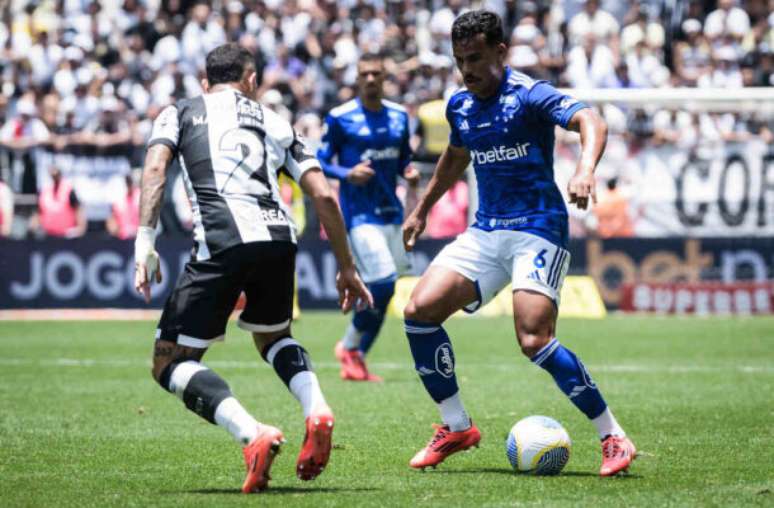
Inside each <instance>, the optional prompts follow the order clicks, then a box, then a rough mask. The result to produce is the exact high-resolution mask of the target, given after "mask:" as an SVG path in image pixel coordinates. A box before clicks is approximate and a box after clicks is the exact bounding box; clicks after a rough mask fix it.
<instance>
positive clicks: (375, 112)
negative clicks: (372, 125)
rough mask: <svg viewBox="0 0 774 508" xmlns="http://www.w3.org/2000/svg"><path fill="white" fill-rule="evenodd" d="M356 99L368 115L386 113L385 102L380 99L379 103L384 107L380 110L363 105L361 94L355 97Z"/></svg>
mask: <svg viewBox="0 0 774 508" xmlns="http://www.w3.org/2000/svg"><path fill="white" fill-rule="evenodd" d="M355 101H356V102H357V105H358V106H360V110H361V111H362V112H363V113H365V114H366V115H381V114H382V113H384V109H385V107H384V103H383V102H382V101H381V100H380V101H379V103H380V104H381V105H382V109H380V110H379V111H371V110H370V109H368V108H366V107H365V106H363V101H361V100H360V96H356V97H355Z"/></svg>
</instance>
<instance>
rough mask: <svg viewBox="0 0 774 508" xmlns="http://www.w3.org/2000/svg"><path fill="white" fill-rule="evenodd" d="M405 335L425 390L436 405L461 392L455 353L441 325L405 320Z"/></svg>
mask: <svg viewBox="0 0 774 508" xmlns="http://www.w3.org/2000/svg"><path fill="white" fill-rule="evenodd" d="M406 336H407V337H408V340H409V346H410V347H411V354H412V355H413V356H414V366H415V368H416V370H417V373H418V374H419V378H420V379H421V380H422V383H423V384H424V385H425V390H427V393H429V394H430V396H431V397H432V398H433V400H434V401H435V402H437V403H440V402H441V401H443V400H445V399H448V398H449V397H451V396H452V395H454V394H455V393H457V392H458V391H459V388H458V386H457V377H456V376H455V375H454V351H453V350H452V346H451V342H450V341H449V336H448V335H446V330H444V329H443V327H442V326H441V325H439V324H435V323H422V322H419V321H410V320H408V319H407V320H406Z"/></svg>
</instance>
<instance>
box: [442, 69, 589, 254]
mask: <svg viewBox="0 0 774 508" xmlns="http://www.w3.org/2000/svg"><path fill="white" fill-rule="evenodd" d="M585 107H586V105H585V104H583V103H581V102H578V101H577V100H575V99H573V98H572V97H569V96H567V95H563V94H561V93H559V91H557V90H556V89H555V88H554V87H553V86H551V85H550V84H549V83H547V82H545V81H534V80H532V79H531V78H529V77H528V76H526V75H524V74H522V73H520V72H517V71H513V70H511V69H509V68H507V67H506V69H505V74H504V76H503V82H502V84H501V85H500V89H499V90H498V92H497V93H496V94H495V95H494V96H493V97H491V98H489V99H486V100H479V99H478V98H476V96H475V95H473V94H472V93H471V92H469V91H468V90H466V89H462V90H460V91H458V92H457V93H455V94H454V95H453V96H452V98H451V99H450V100H449V104H448V105H447V107H446V118H447V120H448V121H449V125H450V126H451V134H450V136H449V142H450V143H451V144H452V145H454V146H458V147H465V148H466V149H467V150H468V151H469V152H470V158H471V161H472V162H473V168H474V169H475V172H476V180H477V181H478V200H479V205H478V211H477V212H476V222H475V224H473V227H476V228H478V229H482V230H484V231H492V230H496V229H508V230H516V231H524V232H527V233H531V234H534V235H537V236H540V237H542V238H545V239H546V240H548V241H550V242H552V243H554V244H557V245H561V246H566V244H567V237H568V231H567V208H566V206H565V204H564V199H563V198H562V194H561V193H560V192H559V189H558V188H557V186H556V183H555V182H554V155H553V154H554V126H555V125H560V126H561V127H564V128H566V127H567V123H568V122H569V121H570V118H572V115H574V114H575V112H576V111H578V110H580V109H582V108H585Z"/></svg>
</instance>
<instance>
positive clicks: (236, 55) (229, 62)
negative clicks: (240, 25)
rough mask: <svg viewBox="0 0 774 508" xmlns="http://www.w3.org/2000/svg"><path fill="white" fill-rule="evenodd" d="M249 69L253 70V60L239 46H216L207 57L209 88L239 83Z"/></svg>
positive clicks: (250, 55)
mask: <svg viewBox="0 0 774 508" xmlns="http://www.w3.org/2000/svg"><path fill="white" fill-rule="evenodd" d="M250 68H255V59H254V58H253V55H252V53H250V52H249V51H248V50H247V49H245V48H243V47H242V46H240V45H239V44H234V43H231V44H224V45H222V46H218V47H217V48H215V49H213V50H212V51H210V52H209V54H208V55H207V81H209V82H210V86H214V85H217V84H220V83H236V82H238V81H241V80H242V76H243V75H244V73H245V71H246V70H247V69H250Z"/></svg>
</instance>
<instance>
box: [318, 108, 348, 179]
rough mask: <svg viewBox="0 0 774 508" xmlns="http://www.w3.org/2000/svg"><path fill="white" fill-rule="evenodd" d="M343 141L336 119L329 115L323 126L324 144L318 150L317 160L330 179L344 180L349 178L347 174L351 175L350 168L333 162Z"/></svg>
mask: <svg viewBox="0 0 774 508" xmlns="http://www.w3.org/2000/svg"><path fill="white" fill-rule="evenodd" d="M342 139H343V136H342V135H341V133H340V129H339V128H338V125H337V122H336V119H335V118H334V117H333V116H332V115H330V114H328V115H327V116H326V117H325V123H324V124H323V136H322V143H321V144H320V148H319V149H318V150H317V158H318V159H319V160H320V165H321V166H322V169H323V172H324V173H325V176H327V177H328V178H337V179H339V180H343V179H345V178H346V177H347V173H349V169H348V168H344V167H342V166H339V165H338V164H336V163H334V162H333V158H334V157H335V156H336V155H337V154H338V147H339V146H341V143H342Z"/></svg>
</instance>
